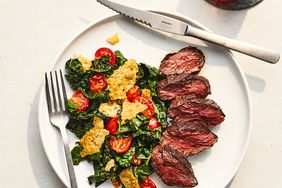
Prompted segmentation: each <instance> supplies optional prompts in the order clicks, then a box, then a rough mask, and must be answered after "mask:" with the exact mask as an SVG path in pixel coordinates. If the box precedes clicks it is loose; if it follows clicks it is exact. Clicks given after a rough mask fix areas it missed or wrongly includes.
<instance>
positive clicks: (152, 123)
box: [148, 117, 161, 130]
mask: <svg viewBox="0 0 282 188" xmlns="http://www.w3.org/2000/svg"><path fill="white" fill-rule="evenodd" d="M160 125H161V124H160V123H159V122H158V120H157V118H155V117H152V118H151V119H150V121H149V124H148V127H149V129H150V130H154V129H155V128H157V127H159V126H160Z"/></svg>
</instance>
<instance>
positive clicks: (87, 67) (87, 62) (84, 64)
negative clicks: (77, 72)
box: [75, 54, 92, 72]
mask: <svg viewBox="0 0 282 188" xmlns="http://www.w3.org/2000/svg"><path fill="white" fill-rule="evenodd" d="M75 58H77V59H78V61H79V62H80V63H81V65H82V69H83V71H84V72H85V71H87V70H90V67H91V65H92V62H91V60H89V59H87V58H85V57H83V56H82V55H79V54H77V55H75Z"/></svg>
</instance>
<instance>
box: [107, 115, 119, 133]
mask: <svg viewBox="0 0 282 188" xmlns="http://www.w3.org/2000/svg"><path fill="white" fill-rule="evenodd" d="M117 128H118V116H116V117H113V118H111V119H110V120H109V121H108V122H107V124H106V129H107V130H108V131H109V132H110V134H111V135H115V134H117Z"/></svg>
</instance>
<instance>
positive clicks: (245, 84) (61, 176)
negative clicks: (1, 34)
mask: <svg viewBox="0 0 282 188" xmlns="http://www.w3.org/2000/svg"><path fill="white" fill-rule="evenodd" d="M144 10H147V11H151V12H155V13H159V14H164V15H166V16H170V17H173V18H176V19H180V20H183V21H185V22H190V23H193V25H195V26H196V27H198V28H200V29H203V30H205V31H209V32H212V31H211V30H210V29H209V28H208V27H206V26H205V25H203V24H201V23H199V22H198V21H195V20H194V19H192V18H190V17H186V16H184V15H182V14H179V13H175V12H169V11H167V10H163V9H144ZM117 16H121V15H120V14H118V13H111V14H108V15H104V16H101V17H100V18H99V19H95V20H93V21H91V22H90V23H88V24H87V25H86V26H85V27H83V28H82V29H81V30H80V31H78V32H76V33H75V34H74V35H73V36H72V37H71V38H70V39H69V40H68V42H66V44H65V45H64V47H63V48H62V50H61V51H59V53H58V54H57V55H56V56H55V57H56V58H55V59H54V61H52V62H53V63H51V64H50V68H51V69H50V70H54V68H55V67H56V65H57V63H58V60H59V59H60V57H61V55H62V54H63V53H64V52H65V51H66V50H67V48H68V47H69V46H70V45H71V43H72V42H74V41H75V40H76V39H77V38H79V37H80V36H81V35H82V34H83V33H85V32H87V31H88V30H89V29H90V28H92V27H95V25H98V24H99V23H101V22H103V21H105V20H107V19H111V18H114V17H117ZM222 49H225V50H226V52H227V54H228V55H229V56H230V58H231V59H232V61H233V62H234V63H235V65H234V67H236V68H237V70H238V72H239V73H240V75H241V79H242V83H243V88H244V89H245V91H244V92H245V95H246V101H247V105H246V106H247V107H248V109H247V111H248V114H249V115H248V116H247V117H248V121H247V122H248V123H247V124H248V129H247V131H248V134H247V137H246V142H245V143H244V148H243V150H242V152H241V154H240V159H239V160H238V162H237V164H236V167H235V168H234V169H233V171H232V173H231V174H232V176H231V177H229V178H226V181H225V182H224V186H226V185H228V184H229V183H230V182H231V181H232V179H233V178H234V177H235V175H236V172H237V171H238V169H239V167H240V165H241V164H242V161H243V159H244V157H245V155H246V152H247V148H248V145H249V142H250V136H251V130H252V118H253V109H252V105H251V96H250V88H249V85H248V82H247V79H246V76H245V74H244V72H243V69H242V67H241V66H240V64H238V61H237V60H236V58H235V56H234V54H233V53H232V52H231V51H230V50H229V49H227V48H225V47H222ZM44 91H45V90H44V80H43V81H42V83H41V86H40V95H39V100H38V101H39V102H38V113H37V120H38V126H39V133H40V140H41V143H42V145H43V149H44V152H45V155H46V157H47V159H48V162H49V164H50V165H51V166H52V168H53V170H54V172H55V173H56V175H57V176H58V178H59V179H60V181H61V182H62V183H63V184H64V185H65V186H67V187H68V185H69V180H68V178H67V179H65V176H64V174H60V173H59V172H58V170H57V169H56V168H55V166H54V164H53V163H52V162H51V161H52V160H50V158H51V157H50V156H49V154H48V152H47V151H46V147H45V145H46V143H45V142H44V141H43V139H42V138H43V137H42V136H43V132H42V129H41V126H40V122H41V118H40V117H41V115H40V114H41V112H42V108H41V106H42V101H43V100H42V97H44V93H43V92H44Z"/></svg>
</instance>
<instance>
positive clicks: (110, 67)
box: [65, 48, 168, 187]
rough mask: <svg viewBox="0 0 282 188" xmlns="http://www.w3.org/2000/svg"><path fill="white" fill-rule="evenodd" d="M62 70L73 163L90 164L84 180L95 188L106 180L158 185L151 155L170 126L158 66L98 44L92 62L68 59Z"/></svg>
mask: <svg viewBox="0 0 282 188" xmlns="http://www.w3.org/2000/svg"><path fill="white" fill-rule="evenodd" d="M65 70H66V75H65V76H66V79H67V81H68V83H69V85H70V86H71V88H72V89H73V90H74V94H73V95H72V96H71V97H70V98H69V99H68V100H67V102H66V104H67V110H68V115H69V117H70V121H69V122H68V124H67V128H68V129H69V130H70V131H71V132H73V133H74V134H75V135H76V136H77V137H78V139H79V141H78V142H77V143H76V146H75V147H74V148H73V149H72V151H71V154H72V158H73V163H74V165H79V163H80V162H81V161H82V160H87V161H88V162H89V164H90V165H93V168H94V174H90V175H89V177H88V181H89V183H90V184H93V183H95V186H96V187H97V186H99V185H101V184H102V183H103V182H104V181H106V180H108V179H110V180H111V181H112V182H113V185H114V187H118V186H119V185H120V184H122V185H123V186H124V187H129V186H131V187H146V186H150V187H156V186H155V185H154V183H153V182H152V181H151V180H150V179H149V178H148V176H149V175H150V174H152V173H153V169H152V167H151V166H150V157H151V152H152V149H153V148H154V147H155V146H156V145H158V144H159V141H160V137H161V135H162V132H163V131H164V129H165V128H166V127H167V125H168V122H167V116H166V110H167V108H168V104H166V102H165V101H162V100H161V99H160V98H158V97H157V92H156V87H157V83H158V82H159V81H160V80H161V78H162V76H161V75H160V74H159V72H158V69H156V68H154V67H151V66H149V65H147V64H144V63H137V62H136V61H135V60H133V59H129V60H128V59H126V58H125V57H124V56H123V54H122V53H121V52H120V51H114V52H113V51H112V50H110V49H109V48H100V49H98V50H97V51H96V53H95V56H94V59H92V60H89V59H87V58H85V57H83V56H81V55H77V56H75V57H74V58H72V59H69V60H68V61H67V62H66V64H65Z"/></svg>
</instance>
